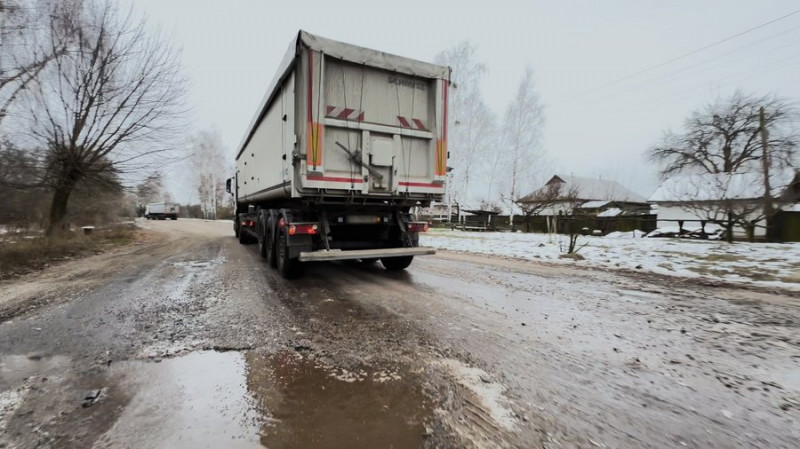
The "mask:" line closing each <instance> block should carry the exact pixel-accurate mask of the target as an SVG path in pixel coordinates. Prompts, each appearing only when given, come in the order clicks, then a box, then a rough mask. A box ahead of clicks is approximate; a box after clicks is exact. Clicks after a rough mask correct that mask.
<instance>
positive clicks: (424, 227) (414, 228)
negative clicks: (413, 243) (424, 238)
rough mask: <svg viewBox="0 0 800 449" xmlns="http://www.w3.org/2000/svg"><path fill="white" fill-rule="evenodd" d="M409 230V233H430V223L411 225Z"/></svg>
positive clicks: (408, 227)
mask: <svg viewBox="0 0 800 449" xmlns="http://www.w3.org/2000/svg"><path fill="white" fill-rule="evenodd" d="M407 229H408V232H428V223H426V222H414V223H409V224H408V226H407Z"/></svg>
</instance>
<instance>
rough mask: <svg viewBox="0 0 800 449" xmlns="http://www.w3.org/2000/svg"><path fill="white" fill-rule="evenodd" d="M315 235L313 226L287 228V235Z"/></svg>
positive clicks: (315, 228)
mask: <svg viewBox="0 0 800 449" xmlns="http://www.w3.org/2000/svg"><path fill="white" fill-rule="evenodd" d="M316 233H317V225H315V224H300V225H291V226H289V235H295V234H309V235H315V234H316Z"/></svg>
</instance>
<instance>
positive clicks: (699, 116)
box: [648, 91, 800, 176]
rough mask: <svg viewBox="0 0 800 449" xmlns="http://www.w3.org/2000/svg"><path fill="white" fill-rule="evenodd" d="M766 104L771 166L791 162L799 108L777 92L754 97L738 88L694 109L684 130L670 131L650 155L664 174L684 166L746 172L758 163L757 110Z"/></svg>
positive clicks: (761, 143)
mask: <svg viewBox="0 0 800 449" xmlns="http://www.w3.org/2000/svg"><path fill="white" fill-rule="evenodd" d="M762 107H763V108H764V126H765V127H766V128H767V129H769V130H770V135H771V137H770V139H768V141H767V144H768V145H769V149H770V158H771V160H772V162H773V163H774V164H775V166H788V165H792V164H793V163H794V162H795V150H796V149H797V145H798V140H800V139H798V136H797V134H796V130H795V129H792V125H793V124H795V123H796V120H797V114H796V111H795V109H794V107H793V105H792V104H791V103H790V102H789V101H787V100H784V99H781V98H779V97H776V96H764V97H755V96H752V95H747V94H744V93H742V92H739V91H737V92H736V93H734V94H733V96H732V97H731V98H730V99H728V100H725V101H717V102H716V103H714V104H710V105H708V106H706V107H705V108H704V109H703V110H702V111H695V112H694V113H692V115H691V117H689V118H688V119H687V120H686V122H685V123H684V129H683V132H682V133H673V132H671V131H668V132H667V133H666V134H665V135H664V138H663V141H662V143H661V144H659V145H656V146H655V147H653V148H651V149H650V151H649V152H648V156H649V157H650V159H651V160H653V161H654V162H656V163H658V164H659V165H661V166H662V170H661V174H662V175H664V176H668V175H671V174H674V173H679V172H682V171H695V172H705V173H734V172H750V171H753V170H757V169H759V168H760V166H761V159H762V158H763V150H762V147H763V142H762V140H761V139H760V132H761V126H760V123H759V112H760V109H761V108H762Z"/></svg>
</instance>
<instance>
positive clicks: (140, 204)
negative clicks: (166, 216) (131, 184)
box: [134, 171, 165, 215]
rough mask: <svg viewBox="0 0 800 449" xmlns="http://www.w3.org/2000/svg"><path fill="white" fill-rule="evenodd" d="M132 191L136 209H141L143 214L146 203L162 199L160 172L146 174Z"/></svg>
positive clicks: (162, 189) (162, 187)
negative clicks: (134, 196)
mask: <svg viewBox="0 0 800 449" xmlns="http://www.w3.org/2000/svg"><path fill="white" fill-rule="evenodd" d="M134 193H135V195H136V204H137V210H139V211H141V212H142V215H143V214H144V208H145V205H146V204H148V203H155V202H159V201H161V200H163V199H164V196H165V192H164V178H163V176H162V174H161V172H160V171H155V172H153V173H150V174H148V175H147V177H145V179H144V180H143V181H142V182H140V183H139V184H137V185H136V188H135V189H134Z"/></svg>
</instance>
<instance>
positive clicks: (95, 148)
mask: <svg viewBox="0 0 800 449" xmlns="http://www.w3.org/2000/svg"><path fill="white" fill-rule="evenodd" d="M58 13H59V14H60V16H59V19H58V20H59V24H60V25H59V27H57V28H55V30H56V31H57V32H58V33H64V34H66V35H68V36H70V37H72V39H70V40H68V41H67V42H68V45H67V48H66V51H64V52H60V53H56V54H55V56H54V58H53V61H52V62H51V63H50V64H48V65H47V67H46V68H45V69H44V71H43V73H42V75H41V76H40V80H39V82H38V83H36V85H35V88H31V89H30V91H31V101H30V102H29V110H28V114H27V115H28V117H29V124H28V128H29V130H30V131H29V132H30V135H31V137H32V138H33V139H34V141H35V142H36V144H37V145H38V146H39V147H41V148H43V149H44V151H43V152H42V153H41V157H40V160H41V163H42V164H43V166H44V168H45V173H46V179H44V180H43V181H44V184H45V185H46V186H47V188H48V189H49V190H51V191H52V192H53V198H52V203H51V207H50V213H49V218H50V219H49V225H48V228H47V233H48V234H52V233H53V232H54V231H59V230H61V229H63V227H64V225H65V222H64V219H65V217H66V213H67V204H68V201H69V198H70V195H71V194H72V192H73V190H74V189H75V188H76V186H78V185H79V184H81V183H86V182H89V181H92V182H104V181H105V182H110V181H111V180H112V179H114V178H116V176H118V174H119V173H122V172H125V171H130V170H133V169H136V168H141V167H142V166H144V165H147V164H151V163H154V161H156V160H157V158H158V157H164V156H165V152H167V151H169V150H170V143H171V141H172V136H174V135H175V134H177V133H178V131H179V127H180V123H178V122H177V119H178V118H180V116H181V113H182V110H181V105H182V98H183V96H184V93H185V81H184V79H183V77H182V76H181V74H180V63H179V59H178V55H177V54H176V52H175V51H174V50H173V48H172V47H171V46H170V45H169V44H168V43H166V41H165V40H164V39H163V38H162V37H161V35H160V34H158V33H149V32H148V28H147V25H146V23H145V21H144V19H136V18H134V17H133V15H132V13H131V12H130V11H128V12H127V13H121V12H120V11H119V9H118V8H117V6H116V5H115V3H114V2H111V1H98V2H86V3H83V4H81V5H80V7H78V8H74V9H69V8H62V9H59V10H58ZM58 33H55V34H58ZM64 40H65V39H63V38H60V37H58V36H55V37H53V39H52V41H53V45H56V44H57V43H59V42H62V41H64Z"/></svg>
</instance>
